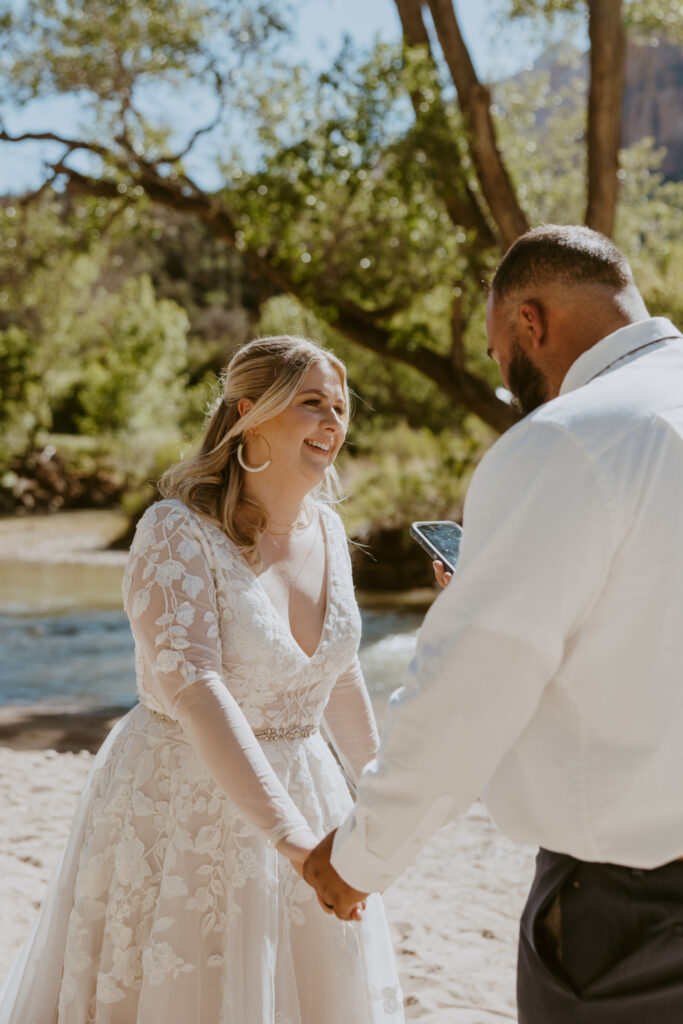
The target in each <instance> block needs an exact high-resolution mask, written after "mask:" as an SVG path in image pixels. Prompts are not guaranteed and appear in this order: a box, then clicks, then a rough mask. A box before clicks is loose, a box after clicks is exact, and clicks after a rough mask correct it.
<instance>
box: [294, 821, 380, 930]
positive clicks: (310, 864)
mask: <svg viewBox="0 0 683 1024" xmlns="http://www.w3.org/2000/svg"><path fill="white" fill-rule="evenodd" d="M335 832H336V829H335V830H334V831H333V832H330V834H329V835H327V836H325V838H324V839H323V840H322V841H321V842H320V843H318V845H317V846H316V848H315V849H314V850H312V851H311V852H310V854H309V855H308V857H307V858H306V861H305V862H304V875H303V876H304V878H305V879H306V881H307V882H308V884H309V885H311V886H312V887H313V888H314V889H315V891H316V893H317V895H318V902H319V903H320V906H321V907H322V908H323V910H324V911H325V913H326V914H336V915H337V917H338V918H339V919H340V920H342V921H360V920H361V919H362V916H363V913H362V912H363V910H365V906H366V902H367V896H368V894H367V893H366V892H359V890H358V889H352V888H351V886H350V885H347V884H346V882H345V881H344V879H343V878H341V877H340V875H338V874H337V872H336V871H335V870H334V868H333V867H332V865H331V864H330V856H331V854H332V843H333V842H334V835H335Z"/></svg>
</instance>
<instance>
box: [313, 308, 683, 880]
mask: <svg viewBox="0 0 683 1024" xmlns="http://www.w3.org/2000/svg"><path fill="white" fill-rule="evenodd" d="M463 525H464V535H463V541H462V549H461V556H460V562H459V565H458V570H457V573H456V575H455V577H454V578H453V581H452V582H451V583H450V585H449V586H448V587H447V589H446V590H445V591H443V593H441V594H440V595H439V597H438V598H437V600H436V601H435V602H434V605H433V606H432V608H431V609H430V611H429V613H428V614H427V616H426V618H425V621H424V625H423V627H422V629H421V630H420V634H419V638H418V645H417V652H416V655H415V658H414V659H413V661H412V663H411V666H410V668H409V670H408V672H407V675H406V677H405V679H404V684H403V686H402V688H401V689H400V690H398V691H397V693H396V694H394V696H393V697H392V699H391V703H390V708H389V713H388V716H387V721H386V724H385V727H384V731H383V735H382V744H381V747H380V750H379V754H378V757H377V759H376V760H375V761H372V762H371V763H370V764H369V765H368V766H367V768H366V769H365V772H364V773H363V776H362V779H361V782H360V788H359V795H358V802H357V804H356V807H355V809H354V811H353V813H352V814H351V815H350V816H349V818H348V819H347V820H346V821H345V822H344V824H343V825H342V827H341V828H340V830H339V832H338V834H337V836H336V837H335V843H334V849H333V856H332V863H333V865H334V867H335V868H336V869H337V871H338V872H339V873H340V875H341V876H342V878H344V879H345V880H346V881H347V882H349V883H350V884H351V885H353V886H354V887H355V888H357V889H361V890H363V891H365V892H369V891H373V890H377V889H384V888H385V887H386V886H387V885H388V884H389V883H390V882H391V881H393V880H394V879H395V878H396V877H397V876H398V875H399V874H400V873H401V871H402V870H403V869H404V868H405V867H406V866H407V865H408V864H409V863H410V862H411V861H412V860H413V859H414V857H415V855H416V853H417V852H418V850H419V848H420V847H421V846H422V845H423V844H424V843H425V842H426V841H427V839H429V837H430V836H431V835H432V834H433V833H434V832H435V831H436V829H437V828H439V827H440V826H441V825H442V824H443V823H444V822H445V821H446V820H447V819H449V818H451V817H453V816H454V815H456V814H458V813H460V812H462V811H464V810H466V808H467V807H468V806H469V805H470V804H471V803H472V801H473V800H474V799H475V798H476V797H477V795H479V794H481V795H482V796H483V798H484V800H485V802H486V804H487V806H488V808H489V810H490V812H491V814H492V816H493V818H494V819H495V821H496V822H497V824H498V826H499V827H500V828H501V830H502V831H503V832H505V834H506V835H508V836H510V837H511V838H512V839H514V840H517V841H518V842H521V843H534V844H538V845H540V846H544V847H546V848H547V849H550V850H556V851H559V852H563V853H569V854H572V855H573V856H575V857H579V858H581V859H583V860H589V861H611V862H614V863H618V864H625V865H629V866H632V867H654V866H656V865H659V864H663V863H665V862H667V861H670V860H673V859H674V858H676V857H680V856H682V855H683V795H682V794H683V336H681V334H680V333H679V332H678V331H677V330H676V328H675V327H673V325H672V324H671V323H670V322H669V321H668V320H665V319H663V318H654V319H651V320H644V321H641V322H639V323H636V324H632V325H630V326H628V327H624V328H622V329H621V330H619V331H616V332H615V333H614V334H611V335H609V337H606V338H604V339H603V340H602V341H600V342H598V344H597V345H595V346H594V347H593V348H591V349H590V350H588V351H587V352H585V353H584V354H583V355H581V356H580V357H579V358H578V359H577V360H576V362H575V363H574V364H573V365H572V366H571V368H570V370H569V372H568V374H567V376H566V378H565V380H564V382H563V385H562V390H561V394H560V396H559V397H558V398H556V399H554V400H553V401H551V402H548V403H547V404H546V405H544V406H542V407H541V408H540V409H537V410H536V411H535V412H534V413H532V414H531V415H530V416H527V417H526V418H525V419H524V420H523V421H522V422H521V423H519V424H517V425H516V426H515V427H514V428H513V429H512V430H509V431H508V432H507V433H506V434H505V435H504V436H503V437H502V438H501V439H500V440H499V441H497V442H496V444H495V445H494V446H493V447H492V448H491V449H490V451H489V452H488V453H487V454H486V456H485V457H484V459H483V460H482V462H481V464H480V465H479V467H478V468H477V470H476V472H475V474H474V476H473V479H472V483H471V486H470V489H469V492H468V495H467V501H466V505H465V515H464V524H463Z"/></svg>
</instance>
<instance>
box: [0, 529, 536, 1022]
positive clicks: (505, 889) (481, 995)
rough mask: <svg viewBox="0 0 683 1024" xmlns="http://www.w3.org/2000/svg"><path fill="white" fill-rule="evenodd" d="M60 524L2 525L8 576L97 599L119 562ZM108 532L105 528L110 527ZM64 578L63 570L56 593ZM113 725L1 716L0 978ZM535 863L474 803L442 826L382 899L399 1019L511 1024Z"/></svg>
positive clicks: (41, 714)
mask: <svg viewBox="0 0 683 1024" xmlns="http://www.w3.org/2000/svg"><path fill="white" fill-rule="evenodd" d="M60 518H61V517H55V518H54V519H52V520H44V519H43V520H41V523H39V524H37V525H36V523H35V520H33V521H30V520H24V521H20V522H19V524H17V523H16V522H15V523H10V521H8V520H4V521H2V522H1V523H0V560H2V561H3V562H4V566H3V568H4V569H5V570H6V571H5V574H4V575H5V578H6V579H7V570H9V569H10V568H11V567H12V566H13V565H17V563H18V562H19V561H23V569H25V568H26V566H27V565H28V564H29V562H30V561H31V560H33V561H34V562H35V561H36V559H37V558H38V557H40V561H41V562H42V560H43V558H46V560H47V561H56V562H61V563H62V565H63V567H66V566H67V565H69V564H71V565H76V564H78V565H80V566H82V568H83V571H87V572H93V571H95V569H97V572H98V575H97V576H96V578H95V580H96V584H97V586H98V587H99V588H100V592H101V588H102V585H103V579H102V576H101V572H102V568H103V566H104V565H106V563H108V562H109V561H111V562H114V563H115V565H112V566H111V568H112V569H113V570H114V569H116V570H118V571H119V572H120V568H119V567H120V563H121V556H120V554H117V555H115V556H114V557H113V558H111V557H110V555H109V554H108V553H105V552H102V551H101V540H100V544H99V545H98V543H97V542H96V540H93V539H92V536H91V533H90V532H89V531H88V530H87V529H84V527H85V526H86V525H89V522H90V520H89V517H88V516H86V515H77V519H76V520H72V523H73V522H76V523H77V526H78V530H77V533H78V535H79V536H78V539H77V540H74V531H73V529H72V530H71V531H70V534H69V537H65V536H63V531H62V533H60V530H59V525H60V524H59V519H60ZM47 522H49V523H50V537H49V538H47V537H46V534H45V530H44V524H45V523H47ZM63 522H66V520H63ZM93 522H94V520H93ZM17 525H18V526H19V529H18V530H17V529H16V526H17ZM115 525H116V524H115V523H114V522H113V521H112V524H109V525H108V529H109V530H113V526H115ZM37 526H40V529H38V528H37ZM13 527H14V528H13ZM38 548H40V551H38ZM56 552H58V554H56ZM124 558H125V556H124ZM24 559H26V560H25V561H24ZM98 563H99V564H98ZM23 575H24V572H23V571H22V576H23ZM60 580H61V582H62V583H63V578H62V577H61V573H60V574H59V577H58V579H57V580H56V582H55V586H57V582H59V581H60ZM42 582H44V581H42ZM79 583H80V584H81V585H82V581H80V580H79ZM8 585H9V584H8ZM112 585H113V583H112ZM1 589H2V588H1V587H0V590H1ZM0 596H1V595H0ZM50 603H51V604H52V599H50ZM119 713H120V712H119ZM115 720H116V714H115V712H114V711H113V710H112V709H111V708H109V709H108V710H107V711H106V712H104V713H101V714H97V713H92V712H86V711H79V712H65V711H64V710H63V709H62V710H60V709H55V708H52V709H50V710H46V709H45V708H11V707H5V708H0V920H1V921H2V927H1V928H0V980H1V979H2V978H3V977H4V975H5V974H6V972H7V970H8V969H9V966H10V965H11V962H12V960H13V958H14V956H15V954H16V952H17V951H18V949H19V947H20V945H21V943H22V941H23V939H24V936H25V935H26V934H27V932H28V930H29V928H30V926H31V922H32V921H33V919H34V917H35V914H36V911H37V909H38V907H39V906H40V902H41V900H42V897H43V894H44V892H45V888H46V886H47V883H48V880H49V878H50V876H51V873H52V871H53V869H54V867H55V865H56V863H57V861H58V859H59V856H60V853H61V849H62V846H63V844H64V842H65V840H66V836H67V834H68V831H69V827H70V824H71V819H72V817H73V814H74V811H75V808H76V804H77V801H78V797H79V794H80V791H81V789H82V787H83V783H84V781H85V777H86V775H87V773H88V770H89V767H90V765H91V763H92V760H93V756H94V752H95V751H96V750H97V749H98V747H99V746H100V744H101V743H102V741H103V739H104V737H105V736H106V734H107V732H108V731H109V729H110V728H111V726H112V724H113V723H114V721H115ZM533 855H534V852H533V851H532V850H530V849H524V848H520V847H518V846H515V845H514V844H513V843H511V842H509V841H508V840H506V839H505V838H504V837H503V836H501V834H500V833H499V832H498V831H497V830H496V828H495V826H494V825H493V824H492V822H491V820H490V818H489V817H488V814H487V813H486V810H485V808H484V807H483V806H482V805H481V804H480V803H477V804H475V805H474V807H472V808H471V809H470V811H469V812H468V813H467V814H466V815H464V816H463V817H462V818H460V819H459V820H458V821H454V822H452V823H450V824H449V825H447V826H446V827H445V828H443V829H442V830H441V831H440V832H439V833H438V834H437V835H436V836H435V837H434V838H433V839H432V840H431V842H430V843H429V844H428V845H427V846H426V847H425V848H424V849H423V850H422V852H421V854H420V855H419V857H418V859H417V861H416V862H415V864H414V865H413V866H412V867H411V868H410V869H409V870H408V871H407V872H406V873H405V874H404V875H403V877H402V878H401V879H400V880H399V881H397V882H396V883H395V884H394V885H393V886H392V887H391V888H390V889H389V890H388V891H387V892H386V894H385V904H386V909H387V916H388V919H389V924H390V927H391V930H392V933H393V937H394V943H395V949H396V953H397V957H398V963H399V970H400V976H401V983H402V986H403V993H404V999H405V1006H406V1019H407V1020H411V1021H412V1020H415V1021H420V1022H422V1024H499V1022H500V1021H503V1020H507V1021H515V1020H516V1013H515V996H514V992H515V960H516V946H517V929H518V921H519V915H520V913H521V909H522V906H523V903H524V900H525V898H526V893H527V891H528V888H529V885H530V881H531V876H532V871H533ZM321 1024H324V1022H321Z"/></svg>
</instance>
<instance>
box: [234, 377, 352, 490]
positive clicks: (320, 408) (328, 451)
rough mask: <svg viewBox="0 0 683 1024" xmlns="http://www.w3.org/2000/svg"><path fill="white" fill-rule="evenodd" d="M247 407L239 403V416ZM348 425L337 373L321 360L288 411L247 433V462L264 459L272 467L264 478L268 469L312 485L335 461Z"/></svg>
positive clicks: (255, 463)
mask: <svg viewBox="0 0 683 1024" xmlns="http://www.w3.org/2000/svg"><path fill="white" fill-rule="evenodd" d="M251 404H252V403H251V402H250V401H249V400H248V399H242V401H241V402H240V404H239V411H240V413H241V415H244V414H245V412H247V411H248V409H249V408H250V407H251ZM347 425H348V408H347V404H346V397H345V394H344V384H343V381H342V379H341V378H340V376H339V373H338V372H337V370H336V369H335V368H334V367H333V366H332V365H331V364H330V363H328V362H327V361H326V360H323V361H321V362H318V363H314V364H313V366H311V368H310V370H309V371H308V373H307V374H306V376H305V378H304V380H303V381H302V383H301V386H300V387H299V390H298V391H297V393H296V395H295V396H294V398H293V399H292V401H291V402H290V404H289V405H288V406H287V408H286V409H284V410H283V411H282V412H281V413H278V415H277V416H273V417H272V418H271V419H269V420H266V421H265V422H263V423H259V425H258V426H257V427H254V433H253V434H252V433H251V432H248V433H247V438H246V443H245V449H246V452H245V454H246V456H247V462H248V464H249V465H253V466H258V465H260V464H261V463H262V462H263V461H264V460H265V459H267V458H269V459H270V460H271V465H270V466H269V467H268V470H266V471H265V472H264V474H263V476H264V477H265V476H266V475H268V471H269V470H272V472H273V475H274V474H275V473H276V472H277V473H278V475H279V474H280V473H282V472H283V471H285V472H286V473H287V474H288V475H289V474H295V475H296V476H300V477H303V478H304V479H305V480H306V481H307V482H308V483H310V485H311V486H316V484H319V483H320V482H321V480H322V479H323V477H324V475H325V470H326V469H327V468H328V466H331V465H332V463H333V462H334V460H335V458H336V457H337V453H338V452H339V449H340V448H341V446H342V444H343V442H344V438H345V436H346V428H347ZM266 442H267V443H266Z"/></svg>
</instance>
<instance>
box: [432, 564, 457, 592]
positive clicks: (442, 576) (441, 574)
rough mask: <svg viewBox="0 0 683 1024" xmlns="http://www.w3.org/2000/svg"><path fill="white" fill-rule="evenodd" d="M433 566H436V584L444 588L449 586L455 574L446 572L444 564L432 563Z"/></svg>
mask: <svg viewBox="0 0 683 1024" xmlns="http://www.w3.org/2000/svg"><path fill="white" fill-rule="evenodd" d="M432 565H433V566H434V575H435V576H436V582H437V583H438V584H439V585H440V586H442V587H447V586H448V584H449V583H450V582H451V580H452V579H453V574H452V573H450V572H446V570H445V569H444V567H443V562H432Z"/></svg>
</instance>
